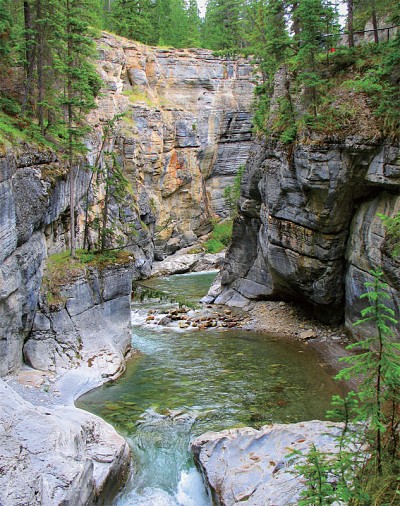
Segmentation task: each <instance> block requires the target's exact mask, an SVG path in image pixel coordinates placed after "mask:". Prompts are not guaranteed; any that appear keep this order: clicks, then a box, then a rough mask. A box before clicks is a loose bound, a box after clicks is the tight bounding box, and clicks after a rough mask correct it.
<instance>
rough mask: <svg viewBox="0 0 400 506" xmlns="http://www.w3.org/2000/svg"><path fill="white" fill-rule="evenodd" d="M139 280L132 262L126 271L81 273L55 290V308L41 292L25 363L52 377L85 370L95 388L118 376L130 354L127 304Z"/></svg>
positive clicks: (112, 267)
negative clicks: (75, 370)
mask: <svg viewBox="0 0 400 506" xmlns="http://www.w3.org/2000/svg"><path fill="white" fill-rule="evenodd" d="M138 277H139V275H138V272H137V270H135V266H134V262H133V258H132V261H131V262H130V263H129V264H126V265H123V264H122V265H114V264H111V265H109V266H108V267H106V268H104V269H97V268H93V267H89V268H87V269H85V270H84V271H82V272H81V273H80V274H79V276H78V277H77V278H76V279H74V280H73V281H69V282H68V283H67V284H65V285H63V286H62V287H60V293H59V299H60V300H61V302H59V303H58V304H49V303H48V302H47V299H46V296H47V293H46V290H42V292H41V294H40V297H39V303H38V309H37V311H36V314H35V318H34V321H33V325H32V331H31V333H30V335H29V338H28V339H27V341H26V342H25V345H24V348H23V353H24V358H25V362H26V363H28V364H29V365H31V366H32V367H33V368H34V369H39V370H42V371H50V372H56V373H57V374H62V373H64V372H66V371H68V370H70V369H74V368H80V369H82V368H85V369H87V372H86V373H85V374H86V375H87V376H90V377H91V378H92V381H95V377H96V376H97V378H98V379H97V381H95V382H96V383H97V384H101V383H103V382H104V381H107V380H111V379H115V378H117V377H118V376H120V375H121V374H122V372H123V371H124V370H125V357H126V355H127V353H128V352H129V351H130V349H131V327H130V300H131V292H132V280H133V279H134V278H136V279H137V278H138Z"/></svg>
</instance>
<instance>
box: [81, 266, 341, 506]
mask: <svg viewBox="0 0 400 506" xmlns="http://www.w3.org/2000/svg"><path fill="white" fill-rule="evenodd" d="M214 275H215V274H213V273H207V274H191V275H177V276H170V277H168V278H163V279H158V280H152V281H151V282H147V283H148V284H149V285H152V286H153V287H154V288H157V289H160V290H163V291H166V292H168V293H170V294H178V295H179V296H180V297H185V298H186V299H188V300H192V301H195V300H199V299H200V298H201V297H202V296H203V295H204V294H205V293H206V292H207V290H208V287H209V286H210V284H211V281H212V278H213V276H214ZM169 306H171V304H170V303H165V302H160V301H156V300H148V301H144V302H139V301H136V302H135V301H133V303H132V323H133V333H132V343H133V346H134V348H136V349H138V350H140V352H141V354H140V355H139V357H137V358H135V359H134V360H132V361H131V363H130V364H129V366H128V369H127V372H126V373H125V374H124V375H123V376H122V377H121V378H120V379H119V380H117V381H116V382H114V383H111V384H107V385H104V386H103V387H101V388H98V389H96V390H93V391H92V392H89V393H88V394H86V395H84V396H83V397H81V398H80V399H79V401H78V403H77V405H78V406H79V407H82V408H84V409H86V410H88V411H91V412H93V413H96V414H97V415H99V416H101V417H103V418H104V419H106V420H107V421H108V422H110V423H111V424H113V425H114V426H115V427H116V428H117V430H119V431H120V432H121V433H122V434H123V435H124V436H125V437H126V438H127V439H128V441H129V442H130V444H131V446H132V451H133V455H134V460H135V466H134V467H135V469H136V471H135V473H134V474H133V476H132V479H131V481H130V483H129V484H128V486H127V487H126V489H125V490H124V491H123V493H122V494H121V495H120V497H119V498H118V499H117V502H116V504H118V505H132V506H133V505H135V506H177V505H182V506H203V505H204V506H205V505H209V504H211V503H210V501H209V499H208V498H207V496H206V495H205V491H204V488H203V486H202V482H201V478H200V476H199V475H198V473H197V472H196V470H195V469H194V466H193V461H192V458H191V455H190V453H189V452H188V446H189V442H190V440H191V439H192V438H193V437H195V436H197V435H200V434H202V433H204V432H206V431H208V430H222V429H225V428H230V427H237V426H247V425H251V426H255V427H259V426H261V425H264V424H267V423H271V422H298V421H301V420H312V419H317V418H322V419H323V418H324V415H325V412H326V410H327V409H328V408H329V403H330V399H331V396H332V395H333V394H337V393H341V392H340V391H339V387H338V385H337V384H335V383H334V381H333V380H332V377H331V374H330V372H329V370H327V368H326V367H325V365H324V364H321V360H320V357H319V356H318V355H317V354H316V353H315V352H314V351H313V350H311V349H309V348H308V346H307V344H303V343H298V342H291V341H285V340H277V339H273V338H271V337H269V336H267V335H260V334H257V333H254V332H249V331H245V330H238V329H236V330H233V329H229V330H226V329H224V330H203V331H199V330H194V329H192V330H185V331H183V330H178V329H176V330H173V329H170V328H166V327H161V326H157V325H152V324H151V323H146V316H147V314H148V310H149V309H155V310H157V311H160V312H161V311H165V310H166V308H167V307H169Z"/></svg>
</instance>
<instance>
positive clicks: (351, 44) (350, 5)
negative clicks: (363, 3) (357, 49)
mask: <svg viewBox="0 0 400 506" xmlns="http://www.w3.org/2000/svg"><path fill="white" fill-rule="evenodd" d="M353 17H354V4H353V0H347V31H348V37H349V47H354V29H353Z"/></svg>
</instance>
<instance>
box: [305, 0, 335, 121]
mask: <svg viewBox="0 0 400 506" xmlns="http://www.w3.org/2000/svg"><path fill="white" fill-rule="evenodd" d="M295 18H296V20H297V22H298V26H299V31H298V35H297V36H295V40H297V42H298V52H297V56H296V60H297V68H298V79H299V82H300V83H301V84H302V85H303V86H304V87H305V91H306V93H305V99H306V103H305V105H306V106H311V109H312V113H313V116H314V117H315V116H317V113H318V110H317V108H318V103H319V99H320V98H321V89H322V88H323V85H324V79H323V78H322V76H321V72H320V71H319V69H318V54H319V53H321V52H322V51H323V50H325V51H328V50H329V49H330V47H331V46H332V40H329V41H327V40H326V34H328V33H330V31H331V29H332V30H333V28H334V27H335V26H337V12H336V10H335V9H334V8H333V7H332V6H331V5H330V4H329V2H324V1H323V0H300V1H299V2H298V5H297V8H296V10H295Z"/></svg>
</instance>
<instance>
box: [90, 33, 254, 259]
mask: <svg viewBox="0 0 400 506" xmlns="http://www.w3.org/2000/svg"><path fill="white" fill-rule="evenodd" d="M98 47H99V52H100V59H99V62H98V66H99V69H100V75H101V77H102V78H103V80H104V82H105V94H104V96H103V97H102V98H100V99H99V108H98V109H97V110H96V111H95V112H94V113H93V114H92V117H91V122H92V124H93V125H95V126H96V128H95V131H94V133H93V135H92V139H91V145H92V151H95V150H96V149H95V146H97V145H98V144H99V136H101V131H102V126H101V125H102V124H104V122H105V121H107V120H108V119H110V118H112V117H113V116H114V115H115V114H120V113H124V117H123V119H122V120H121V121H120V122H119V125H120V126H119V130H118V135H117V139H116V145H115V149H116V150H117V152H118V155H119V159H120V162H121V164H122V165H123V166H124V170H125V173H126V174H127V175H128V177H129V180H130V182H131V184H132V187H133V188H134V190H135V194H136V195H137V205H138V207H139V209H140V214H141V217H142V219H143V220H144V221H145V222H146V219H147V218H148V217H149V216H150V215H154V216H155V219H156V227H155V257H156V259H162V258H164V257H165V256H166V255H168V254H172V253H174V252H175V251H176V250H178V249H180V248H182V247H185V246H189V245H191V244H193V243H194V242H195V241H196V239H197V237H199V236H201V235H204V234H205V233H207V232H209V231H210V230H211V219H212V218H213V217H214V215H215V214H217V215H219V216H222V217H225V216H226V215H227V209H226V205H225V201H224V198H223V191H224V188H225V187H226V186H227V185H229V184H231V183H232V181H233V179H234V176H235V175H236V173H237V169H238V167H239V166H240V165H242V164H244V163H245V162H246V159H247V156H248V152H249V149H250V146H251V103H252V100H253V88H254V84H253V79H254V78H253V74H252V73H253V67H252V65H251V63H250V61H248V60H245V59H242V58H237V59H226V58H220V57H216V56H213V54H212V52H211V51H209V50H202V49H180V50H177V49H162V48H156V47H148V46H144V45H142V44H138V43H134V42H132V41H129V40H126V39H123V38H121V37H116V36H112V35H110V34H106V33H104V34H103V36H102V37H101V38H100V39H99V40H98ZM146 223H147V222H146Z"/></svg>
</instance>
